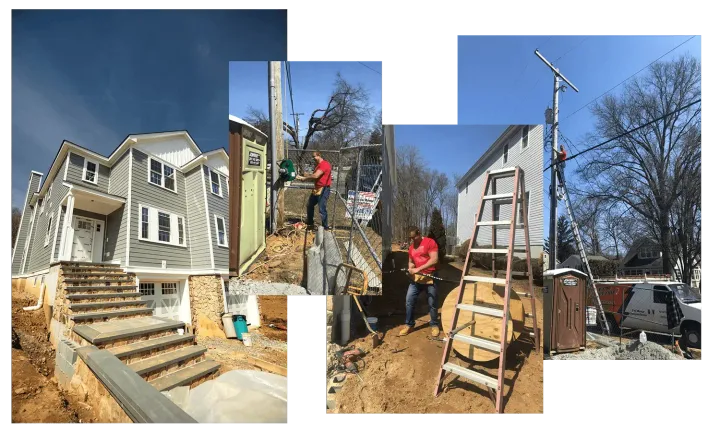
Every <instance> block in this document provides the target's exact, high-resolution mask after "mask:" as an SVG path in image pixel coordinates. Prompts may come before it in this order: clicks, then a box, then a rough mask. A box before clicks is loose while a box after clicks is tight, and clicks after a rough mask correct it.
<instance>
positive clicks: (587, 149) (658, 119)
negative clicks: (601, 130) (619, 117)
mask: <svg viewBox="0 0 720 432" xmlns="http://www.w3.org/2000/svg"><path fill="white" fill-rule="evenodd" d="M701 100H702V99H698V100H696V101H695V102H691V103H689V104H687V105H685V106H682V107H680V108H678V109H676V110H674V111H672V112H669V113H667V114H665V115H664V116H661V117H658V118H656V119H653V120H650V121H649V122H647V123H645V124H642V125H640V126H638V127H635V128H632V129H630V130H629V131H626V132H623V133H621V134H620V135H618V136H616V137H613V138H610V139H609V140H606V141H603V142H601V143H600V144H596V145H594V146H591V147H588V148H586V149H585V150H583V151H581V152H579V153H577V154H574V155H572V156H570V157H569V158H567V159H565V161H564V162H567V161H569V160H573V159H575V158H576V157H578V156H580V155H582V154H583V153H587V152H589V151H592V150H595V149H597V148H598V147H602V146H604V145H605V144H607V143H609V142H611V141H615V140H616V139H620V138H622V137H624V136H626V135H629V134H631V133H633V132H635V131H638V130H640V129H642V128H644V127H645V126H648V125H651V124H653V123H656V122H659V121H660V120H663V119H665V118H667V117H670V116H671V115H673V114H676V113H678V112H680V111H683V110H686V109H688V108H690V107H691V106H693V105H697V104H699V103H700V101H701ZM559 163H562V162H556V164H559ZM551 166H553V164H550V165H548V166H547V167H545V169H544V170H543V171H547V170H548V169H549V168H550V167H551Z"/></svg>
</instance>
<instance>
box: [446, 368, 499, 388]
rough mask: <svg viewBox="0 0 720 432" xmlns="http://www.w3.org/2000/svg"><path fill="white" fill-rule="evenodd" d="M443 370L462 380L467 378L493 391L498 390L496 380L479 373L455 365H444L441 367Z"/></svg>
mask: <svg viewBox="0 0 720 432" xmlns="http://www.w3.org/2000/svg"><path fill="white" fill-rule="evenodd" d="M443 369H444V370H446V371H448V372H450V373H454V374H456V375H460V376H461V377H463V378H467V379H469V380H471V381H475V382H477V383H480V384H482V385H484V386H487V387H490V388H491V389H493V390H497V388H498V382H497V378H494V377H491V376H487V375H484V374H481V373H480V372H475V371H473V370H470V369H467V368H464V367H462V366H458V365H456V364H455V363H445V364H444V365H443Z"/></svg>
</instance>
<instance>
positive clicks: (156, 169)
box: [148, 158, 176, 192]
mask: <svg viewBox="0 0 720 432" xmlns="http://www.w3.org/2000/svg"><path fill="white" fill-rule="evenodd" d="M148 161H149V162H148V163H149V169H148V181H149V182H150V183H152V184H154V185H157V186H160V187H162V188H165V189H168V190H171V191H173V192H176V188H175V168H173V167H171V166H169V165H166V164H165V163H163V162H160V161H159V160H157V159H153V158H148Z"/></svg>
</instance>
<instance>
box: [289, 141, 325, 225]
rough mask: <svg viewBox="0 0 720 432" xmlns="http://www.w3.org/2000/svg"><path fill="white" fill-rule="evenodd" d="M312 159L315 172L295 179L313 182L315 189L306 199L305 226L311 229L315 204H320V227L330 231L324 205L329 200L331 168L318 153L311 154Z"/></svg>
mask: <svg viewBox="0 0 720 432" xmlns="http://www.w3.org/2000/svg"><path fill="white" fill-rule="evenodd" d="M313 159H315V163H316V165H315V172H314V173H312V174H310V175H309V176H300V175H299V176H297V177H295V179H297V180H300V181H303V180H315V189H313V191H312V193H311V194H310V199H308V204H307V225H308V227H309V228H310V229H312V227H313V225H314V222H313V220H314V219H315V206H316V205H317V204H320V206H319V207H320V219H322V226H323V228H325V229H330V227H328V221H327V219H328V218H327V209H326V207H325V205H326V204H327V200H328V198H330V185H332V175H331V174H332V173H331V171H332V167H331V166H330V162H328V161H326V160H325V159H323V158H322V155H321V154H320V152H319V151H314V152H313Z"/></svg>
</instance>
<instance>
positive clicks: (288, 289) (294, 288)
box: [230, 279, 308, 295]
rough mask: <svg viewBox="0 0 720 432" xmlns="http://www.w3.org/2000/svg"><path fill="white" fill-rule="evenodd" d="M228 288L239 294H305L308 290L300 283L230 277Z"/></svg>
mask: <svg viewBox="0 0 720 432" xmlns="http://www.w3.org/2000/svg"><path fill="white" fill-rule="evenodd" d="M230 290H231V291H233V292H234V293H237V294H239V295H307V294H308V291H307V290H306V289H305V288H303V287H301V286H300V285H293V284H289V283H282V282H270V281H256V280H249V279H232V280H231V281H230Z"/></svg>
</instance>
